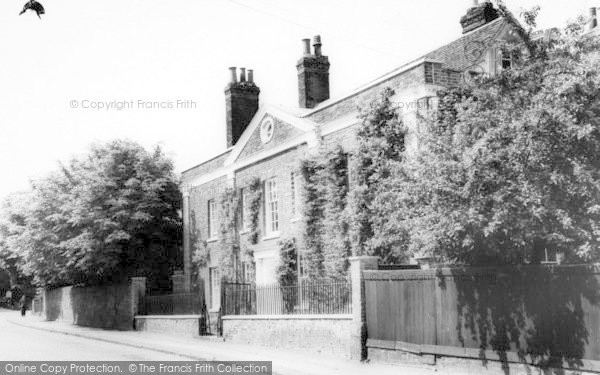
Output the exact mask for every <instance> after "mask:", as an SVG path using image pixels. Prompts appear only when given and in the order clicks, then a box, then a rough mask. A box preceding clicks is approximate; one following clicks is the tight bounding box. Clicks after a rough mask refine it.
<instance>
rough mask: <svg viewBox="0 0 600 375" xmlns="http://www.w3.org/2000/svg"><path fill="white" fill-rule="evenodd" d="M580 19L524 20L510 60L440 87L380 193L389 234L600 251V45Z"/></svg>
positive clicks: (469, 253) (464, 246)
mask: <svg viewBox="0 0 600 375" xmlns="http://www.w3.org/2000/svg"><path fill="white" fill-rule="evenodd" d="M513 26H514V27H516V28H519V27H520V26H518V25H513ZM582 31H583V28H582V27H581V25H577V24H574V25H570V26H569V27H568V28H567V29H566V30H564V32H563V33H561V34H560V35H557V36H556V38H555V39H554V40H552V41H544V40H538V41H532V40H531V39H529V38H528V36H529V35H530V33H529V31H528V30H525V29H523V28H520V29H518V32H517V35H520V36H522V37H524V38H525V40H524V42H523V43H518V44H510V43H509V44H506V45H504V46H503V48H504V52H505V53H510V54H511V55H512V56H516V58H515V59H514V60H513V66H512V68H511V69H508V70H504V71H503V72H502V73H501V74H499V75H496V76H493V77H482V79H480V80H478V81H477V82H474V83H473V84H469V85H465V86H463V87H459V88H455V89H451V90H447V91H445V92H442V93H440V99H439V103H440V104H439V107H438V109H437V111H436V112H435V113H434V114H433V116H432V117H431V118H429V119H426V121H425V122H426V125H427V127H428V128H429V132H428V135H426V136H425V138H424V139H423V140H422V143H421V146H422V147H420V151H419V152H418V153H417V154H416V155H415V156H414V157H412V158H409V159H408V160H406V161H405V162H403V163H396V164H395V166H394V173H393V174H392V175H391V178H389V179H386V180H384V181H383V182H384V183H383V186H384V189H383V190H382V192H383V193H382V194H380V195H378V196H377V198H376V201H377V202H379V206H381V207H388V209H387V210H386V211H385V216H387V217H388V218H389V219H388V220H387V221H386V226H385V228H384V229H385V230H384V231H383V233H382V234H383V235H387V236H394V235H395V234H398V233H410V239H409V240H407V244H408V246H409V248H410V250H411V251H412V252H413V253H418V254H423V255H429V256H435V257H437V258H438V259H439V260H441V261H452V262H462V263H468V264H482V263H487V264H489V263H493V264H497V263H522V262H534V263H535V262H538V261H540V259H541V258H542V257H543V254H544V252H545V251H546V250H549V251H560V252H564V253H565V254H566V256H567V259H570V260H571V261H582V260H583V261H592V260H598V259H599V258H600V253H599V251H598V245H599V243H598V242H599V239H600V226H599V223H600V102H599V100H598V98H600V56H599V54H598V40H597V39H595V38H590V37H587V36H585V35H582ZM384 204H385V206H384Z"/></svg>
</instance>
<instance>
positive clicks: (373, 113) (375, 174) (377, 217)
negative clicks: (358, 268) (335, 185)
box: [348, 88, 407, 262]
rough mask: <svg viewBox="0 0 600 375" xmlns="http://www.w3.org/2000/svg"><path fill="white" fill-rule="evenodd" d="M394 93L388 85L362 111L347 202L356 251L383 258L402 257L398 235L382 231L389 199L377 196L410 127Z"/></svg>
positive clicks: (401, 152) (399, 157) (397, 159)
mask: <svg viewBox="0 0 600 375" xmlns="http://www.w3.org/2000/svg"><path fill="white" fill-rule="evenodd" d="M393 95H394V92H393V90H391V89H389V88H388V89H385V90H384V91H383V92H382V93H381V94H380V97H379V98H377V99H376V100H375V101H373V102H372V103H371V104H370V108H368V109H363V110H362V111H361V118H362V123H361V125H360V127H359V129H358V131H357V141H358V148H357V150H356V154H355V156H354V160H353V165H352V166H351V170H352V171H353V172H354V173H353V179H352V182H351V184H350V186H351V189H350V194H349V203H348V205H349V208H348V211H349V215H348V216H349V224H350V238H351V245H352V252H353V254H354V255H377V256H379V257H381V259H382V260H383V261H384V262H394V261H398V260H399V259H402V258H403V255H402V251H401V249H400V247H399V246H400V244H401V243H402V241H400V242H399V241H397V239H398V238H399V237H398V236H397V235H394V236H380V235H379V233H380V232H381V229H380V228H381V226H382V222H384V221H385V215H387V209H386V206H387V203H386V202H383V201H381V200H377V199H376V197H377V196H378V195H380V194H382V193H383V192H382V191H381V189H382V187H383V181H385V180H386V179H389V178H390V177H391V173H392V169H391V167H392V165H394V163H398V162H401V161H402V160H403V157H404V150H405V136H406V133H407V129H406V127H405V126H404V124H403V122H402V119H401V117H400V113H399V111H398V108H397V107H396V105H395V104H394V103H393V102H392V96H393Z"/></svg>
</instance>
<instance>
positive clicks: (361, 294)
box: [350, 256, 379, 360]
mask: <svg viewBox="0 0 600 375" xmlns="http://www.w3.org/2000/svg"><path fill="white" fill-rule="evenodd" d="M378 263H379V257H376V256H357V257H351V258H350V277H351V280H352V321H353V326H354V328H353V332H352V336H353V337H352V346H353V348H352V353H351V358H352V359H359V360H363V359H366V358H367V346H366V344H367V322H366V308H365V307H366V306H365V285H364V281H363V275H362V271H364V270H377V269H379V264H378Z"/></svg>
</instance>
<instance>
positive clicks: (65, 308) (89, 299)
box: [43, 284, 135, 330]
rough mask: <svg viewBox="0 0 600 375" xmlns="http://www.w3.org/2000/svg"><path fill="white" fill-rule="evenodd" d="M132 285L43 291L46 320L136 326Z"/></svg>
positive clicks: (99, 326) (106, 325) (117, 327)
mask: <svg viewBox="0 0 600 375" xmlns="http://www.w3.org/2000/svg"><path fill="white" fill-rule="evenodd" d="M132 301H133V298H132V288H131V285H128V284H119V285H106V286H93V287H73V286H67V287H63V288H57V289H52V290H46V291H45V293H44V312H43V315H44V317H45V319H46V320H50V321H54V320H60V321H64V322H66V323H70V324H75V325H80V326H85V327H94V328H108V329H119V330H130V329H133V315H134V312H135V311H134V309H133V307H132Z"/></svg>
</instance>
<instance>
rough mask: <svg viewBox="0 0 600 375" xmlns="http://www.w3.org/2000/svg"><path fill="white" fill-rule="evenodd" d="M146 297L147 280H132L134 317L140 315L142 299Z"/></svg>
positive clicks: (133, 278)
mask: <svg viewBox="0 0 600 375" xmlns="http://www.w3.org/2000/svg"><path fill="white" fill-rule="evenodd" d="M145 295H146V278H145V277H143V276H142V277H132V278H131V314H132V317H135V316H136V315H138V313H139V312H140V311H139V305H140V301H141V300H142V298H143V297H144V296H145Z"/></svg>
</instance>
